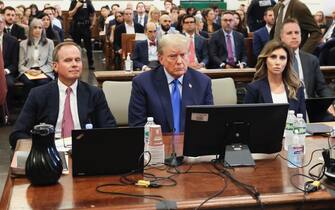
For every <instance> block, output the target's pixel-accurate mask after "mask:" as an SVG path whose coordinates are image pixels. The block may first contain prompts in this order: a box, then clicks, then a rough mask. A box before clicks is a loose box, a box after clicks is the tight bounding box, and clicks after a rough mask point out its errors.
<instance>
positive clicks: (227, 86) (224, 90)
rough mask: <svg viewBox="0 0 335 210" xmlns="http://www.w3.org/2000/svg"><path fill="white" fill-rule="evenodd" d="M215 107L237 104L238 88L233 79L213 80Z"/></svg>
mask: <svg viewBox="0 0 335 210" xmlns="http://www.w3.org/2000/svg"><path fill="white" fill-rule="evenodd" d="M212 92H213V98H214V105H226V104H236V103H237V96H236V88H235V83H234V80H233V79H232V78H231V77H227V78H221V79H212Z"/></svg>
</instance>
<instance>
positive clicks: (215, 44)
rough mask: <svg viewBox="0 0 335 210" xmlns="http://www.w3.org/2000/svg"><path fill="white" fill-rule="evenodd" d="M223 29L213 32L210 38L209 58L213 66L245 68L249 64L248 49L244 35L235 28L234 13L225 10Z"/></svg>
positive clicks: (222, 22) (222, 18)
mask: <svg viewBox="0 0 335 210" xmlns="http://www.w3.org/2000/svg"><path fill="white" fill-rule="evenodd" d="M221 24H222V29H221V30H218V31H216V32H215V33H213V34H212V37H211V38H210V40H209V58H210V67H211V68H216V69H217V68H243V67H245V66H246V65H247V51H246V49H245V47H244V37H243V35H242V34H241V33H239V32H236V31H234V30H233V27H234V15H233V13H232V12H229V11H227V12H223V13H222V15H221Z"/></svg>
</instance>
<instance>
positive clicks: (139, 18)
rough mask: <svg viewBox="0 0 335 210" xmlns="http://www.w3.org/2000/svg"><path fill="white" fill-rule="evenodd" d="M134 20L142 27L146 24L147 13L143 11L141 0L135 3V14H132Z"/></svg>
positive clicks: (143, 6)
mask: <svg viewBox="0 0 335 210" xmlns="http://www.w3.org/2000/svg"><path fill="white" fill-rule="evenodd" d="M134 22H135V23H139V24H141V25H142V26H143V27H145V26H146V25H147V22H148V15H147V14H146V13H145V5H144V3H143V2H141V1H140V2H138V3H137V4H136V14H135V15H134Z"/></svg>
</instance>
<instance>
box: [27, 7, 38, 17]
mask: <svg viewBox="0 0 335 210" xmlns="http://www.w3.org/2000/svg"><path fill="white" fill-rule="evenodd" d="M29 7H30V10H31V17H32V18H34V17H37V16H38V15H39V13H40V11H39V10H38V7H37V5H36V4H31V5H30V6H29Z"/></svg>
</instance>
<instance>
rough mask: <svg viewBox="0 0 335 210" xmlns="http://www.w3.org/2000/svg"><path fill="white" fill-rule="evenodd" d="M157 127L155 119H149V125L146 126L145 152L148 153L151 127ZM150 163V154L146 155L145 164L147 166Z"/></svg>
mask: <svg viewBox="0 0 335 210" xmlns="http://www.w3.org/2000/svg"><path fill="white" fill-rule="evenodd" d="M152 125H155V122H154V118H153V117H148V118H147V123H146V124H145V125H144V151H145V152H147V151H148V145H149V138H150V127H151V126H152ZM148 161H149V154H148V153H144V164H147V163H148Z"/></svg>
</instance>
